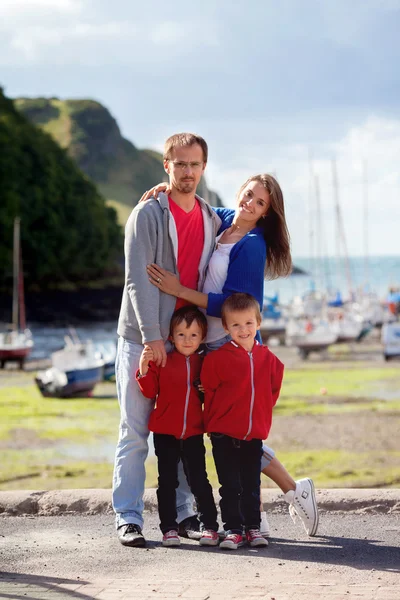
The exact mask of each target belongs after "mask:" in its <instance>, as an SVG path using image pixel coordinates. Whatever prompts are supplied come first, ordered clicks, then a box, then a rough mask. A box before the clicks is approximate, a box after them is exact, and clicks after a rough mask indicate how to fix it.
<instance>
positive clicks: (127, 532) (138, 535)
mask: <svg viewBox="0 0 400 600" xmlns="http://www.w3.org/2000/svg"><path fill="white" fill-rule="evenodd" d="M117 535H118V539H119V541H120V542H121V544H122V545H123V546H134V547H136V548H143V547H144V546H145V545H146V540H145V539H144V535H143V533H142V530H141V529H140V527H139V525H135V524H134V523H128V525H121V527H118V529H117Z"/></svg>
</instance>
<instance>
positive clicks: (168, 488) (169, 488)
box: [154, 433, 218, 533]
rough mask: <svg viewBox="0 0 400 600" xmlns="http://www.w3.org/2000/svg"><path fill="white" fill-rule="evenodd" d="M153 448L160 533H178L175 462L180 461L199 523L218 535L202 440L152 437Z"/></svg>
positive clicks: (166, 436)
mask: <svg viewBox="0 0 400 600" xmlns="http://www.w3.org/2000/svg"><path fill="white" fill-rule="evenodd" d="M154 448H155V451H156V456H157V459H158V489H157V500H158V514H159V516H160V529H161V531H162V532H163V533H165V532H167V531H170V530H171V529H178V525H177V522H176V488H177V487H178V485H179V482H178V463H179V460H182V464H183V468H184V471H185V475H186V478H187V480H188V484H189V486H190V489H191V490H192V494H193V495H194V497H195V499H196V502H197V509H198V514H199V517H200V521H201V522H202V523H203V525H204V527H205V529H212V530H213V531H218V523H217V509H216V507H215V502H214V497H213V492H212V487H211V485H210V482H209V481H208V477H207V471H206V460H205V454H206V449H205V447H204V441H203V436H202V435H194V436H192V437H189V438H187V439H186V440H177V439H176V438H175V437H174V436H173V435H164V434H162V433H155V434H154Z"/></svg>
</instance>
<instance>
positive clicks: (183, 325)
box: [136, 306, 219, 546]
mask: <svg viewBox="0 0 400 600" xmlns="http://www.w3.org/2000/svg"><path fill="white" fill-rule="evenodd" d="M206 333H207V320H206V318H205V316H204V315H203V313H202V312H200V311H199V310H198V309H197V308H195V307H194V306H183V307H182V308H179V309H178V310H176V311H175V313H174V314H173V316H172V319H171V325H170V340H171V341H172V342H173V344H174V350H173V351H172V352H170V353H169V354H168V355H167V364H166V365H165V367H157V366H156V365H155V363H153V362H152V360H153V352H152V350H151V348H149V347H145V348H144V350H143V352H142V355H141V358H140V363H139V369H138V371H137V373H136V380H137V382H138V385H139V387H140V390H141V392H142V393H143V395H144V396H146V398H151V399H152V398H156V404H155V408H154V410H153V412H152V413H151V415H150V420H149V429H150V431H153V433H154V448H155V452H156V456H157V460H158V489H157V499H158V512H159V516H160V529H161V531H162V533H163V539H162V544H163V546H179V544H180V540H179V536H178V524H177V522H176V488H177V487H178V463H179V460H182V463H183V468H184V470H185V474H186V478H187V480H188V483H189V486H190V489H191V491H192V493H193V495H194V497H195V498H196V502H197V508H198V511H199V517H200V520H201V522H202V523H203V527H204V530H203V532H202V537H201V539H200V544H201V545H202V546H217V545H218V542H219V538H218V533H217V531H218V523H217V509H216V507H215V503H214V497H213V493H212V487H211V485H210V483H209V481H208V477H207V472H206V463H205V447H204V442H203V433H204V423H203V410H202V403H201V400H200V397H199V393H198V391H197V390H196V388H195V387H194V385H193V384H194V382H196V380H198V379H199V376H200V370H201V363H202V357H201V356H200V355H199V354H198V353H197V350H198V349H199V346H200V344H201V343H202V341H203V340H204V338H205V337H206Z"/></svg>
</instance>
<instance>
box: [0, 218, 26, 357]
mask: <svg viewBox="0 0 400 600" xmlns="http://www.w3.org/2000/svg"><path fill="white" fill-rule="evenodd" d="M20 223H21V221H20V219H19V218H16V219H15V220H14V249H13V306H12V324H11V325H10V326H9V327H8V330H7V331H4V332H0V368H4V366H5V364H6V362H17V363H19V366H20V368H21V369H22V368H23V366H24V363H25V359H26V358H27V356H28V355H29V353H30V352H31V350H32V348H33V340H32V334H31V332H30V331H29V329H27V328H26V319H25V301H24V279H23V271H22V255H21V241H20Z"/></svg>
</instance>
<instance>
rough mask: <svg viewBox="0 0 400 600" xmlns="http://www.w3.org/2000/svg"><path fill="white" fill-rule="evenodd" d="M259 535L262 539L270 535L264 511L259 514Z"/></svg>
mask: <svg viewBox="0 0 400 600" xmlns="http://www.w3.org/2000/svg"><path fill="white" fill-rule="evenodd" d="M260 533H261V535H262V536H263V537H264V538H268V537H269V536H270V535H271V530H270V528H269V523H268V521H267V513H266V512H265V511H263V512H262V513H261V523H260Z"/></svg>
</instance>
